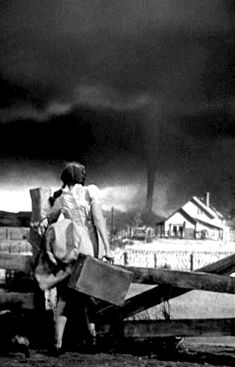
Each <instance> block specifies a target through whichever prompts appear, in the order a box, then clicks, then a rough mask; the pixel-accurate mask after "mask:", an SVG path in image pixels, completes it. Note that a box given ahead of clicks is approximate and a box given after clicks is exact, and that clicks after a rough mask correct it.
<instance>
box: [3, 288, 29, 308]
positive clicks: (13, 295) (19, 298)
mask: <svg viewBox="0 0 235 367" xmlns="http://www.w3.org/2000/svg"><path fill="white" fill-rule="evenodd" d="M12 306H17V307H21V308H27V309H34V294H33V293H18V292H4V291H1V292H0V307H1V308H2V309H3V308H9V307H12Z"/></svg>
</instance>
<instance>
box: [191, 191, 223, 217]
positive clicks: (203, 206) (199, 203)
mask: <svg viewBox="0 0 235 367" xmlns="http://www.w3.org/2000/svg"><path fill="white" fill-rule="evenodd" d="M190 201H193V202H194V203H195V204H196V205H197V206H199V207H200V208H201V209H203V210H204V211H205V212H206V213H207V215H208V216H209V217H210V218H211V219H214V218H216V217H218V215H217V212H216V211H215V210H213V209H212V208H211V207H209V206H207V205H206V204H204V203H203V201H202V200H200V199H199V198H198V197H197V196H193V197H192V199H191V200H190Z"/></svg>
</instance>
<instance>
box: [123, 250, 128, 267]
mask: <svg viewBox="0 0 235 367" xmlns="http://www.w3.org/2000/svg"><path fill="white" fill-rule="evenodd" d="M123 258H124V265H128V254H127V252H124V254H123Z"/></svg>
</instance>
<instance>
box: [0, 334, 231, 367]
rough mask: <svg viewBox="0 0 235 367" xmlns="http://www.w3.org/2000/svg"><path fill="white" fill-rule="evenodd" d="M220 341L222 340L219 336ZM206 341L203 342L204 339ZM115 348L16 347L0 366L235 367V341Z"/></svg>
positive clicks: (185, 341)
mask: <svg viewBox="0 0 235 367" xmlns="http://www.w3.org/2000/svg"><path fill="white" fill-rule="evenodd" d="M220 340H221V339H220ZM202 343H203V341H202ZM124 349H126V350H123V348H120V347H119V348H116V350H114V349H113V350H108V351H107V350H106V351H105V350H99V351H96V352H94V351H93V353H91V352H90V351H89V352H88V351H82V350H80V351H79V350H69V351H66V352H65V353H64V354H62V355H60V356H59V357H58V356H57V357H55V356H52V355H50V353H49V352H48V350H46V349H37V348H33V349H30V356H29V357H26V356H25V354H24V352H23V351H19V350H15V351H8V352H5V353H2V354H1V355H0V366H1V367H32V366H33V367H46V366H48V367H55V366H58V367H75V366H76V367H78V366H79V367H90V366H96V367H101V366H102V367H104V366H110V367H122V366H131V367H132V366H136V367H137V366H138V367H148V366H159V367H161V366H162V367H178V366H181V367H185V366H189V367H190V366H191V367H198V366H208V367H210V366H235V345H234V343H230V344H229V343H227V345H224V344H223V340H222V342H221V343H213V342H212V343H209V344H201V343H200V339H199V340H197V341H196V342H192V341H191V342H187V340H183V341H181V343H180V345H179V346H178V347H177V348H176V349H174V348H172V349H171V348H166V349H164V348H162V345H161V347H160V348H159V346H158V343H155V344H153V345H152V346H151V348H148V347H147V348H146V346H143V345H142V344H141V343H138V342H136V343H134V344H133V345H131V346H129V347H126V348H124Z"/></svg>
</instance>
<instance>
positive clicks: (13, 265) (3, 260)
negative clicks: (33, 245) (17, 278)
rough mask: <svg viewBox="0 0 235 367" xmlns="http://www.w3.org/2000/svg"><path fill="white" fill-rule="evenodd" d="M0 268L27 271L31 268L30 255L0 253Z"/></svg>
mask: <svg viewBox="0 0 235 367" xmlns="http://www.w3.org/2000/svg"><path fill="white" fill-rule="evenodd" d="M0 269H6V270H18V271H22V272H25V273H29V272H30V271H31V269H32V256H30V255H18V254H8V253H0Z"/></svg>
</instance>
